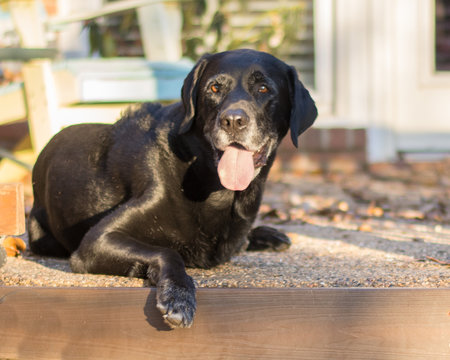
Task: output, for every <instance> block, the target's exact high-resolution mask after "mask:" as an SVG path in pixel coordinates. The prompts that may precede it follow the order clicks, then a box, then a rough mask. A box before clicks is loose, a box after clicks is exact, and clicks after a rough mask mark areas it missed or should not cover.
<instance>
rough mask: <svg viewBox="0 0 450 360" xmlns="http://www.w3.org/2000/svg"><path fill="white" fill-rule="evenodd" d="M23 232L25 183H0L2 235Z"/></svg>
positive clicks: (0, 233)
mask: <svg viewBox="0 0 450 360" xmlns="http://www.w3.org/2000/svg"><path fill="white" fill-rule="evenodd" d="M23 233H25V205H24V196H23V185H22V184H21V183H13V184H0V235H21V234H23Z"/></svg>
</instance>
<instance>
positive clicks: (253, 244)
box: [247, 226, 291, 251]
mask: <svg viewBox="0 0 450 360" xmlns="http://www.w3.org/2000/svg"><path fill="white" fill-rule="evenodd" d="M248 240H249V241H250V244H249V245H248V248H247V251H263V250H271V251H284V250H287V249H289V247H290V246H291V240H290V239H289V238H288V237H287V236H286V234H283V233H282V232H280V231H278V230H277V229H274V228H271V227H269V226H259V227H257V228H254V229H252V230H251V231H250V233H249V234H248Z"/></svg>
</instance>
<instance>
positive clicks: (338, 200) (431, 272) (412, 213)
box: [0, 174, 450, 288]
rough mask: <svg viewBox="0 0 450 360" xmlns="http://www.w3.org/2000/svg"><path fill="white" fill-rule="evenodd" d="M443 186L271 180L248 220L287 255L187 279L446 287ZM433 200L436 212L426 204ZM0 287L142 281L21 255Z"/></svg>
mask: <svg viewBox="0 0 450 360" xmlns="http://www.w3.org/2000/svg"><path fill="white" fill-rule="evenodd" d="M349 179H350V180H349ZM412 186H416V187H412ZM442 189H443V188H442V185H430V186H428V185H426V186H425V185H411V184H406V183H404V182H399V181H396V180H383V181H380V180H376V179H373V178H371V177H369V176H367V175H366V174H359V175H353V176H352V177H350V178H349V177H339V178H338V179H330V178H328V177H326V176H322V175H320V176H302V177H299V176H295V175H280V174H275V176H272V180H271V181H270V182H269V183H268V184H267V190H266V193H265V198H264V201H263V205H262V207H261V213H260V216H259V218H258V220H257V223H258V224H265V225H269V226H273V227H276V228H277V229H279V230H282V231H284V232H286V233H287V234H288V236H289V237H290V239H291V241H292V246H291V247H290V249H289V250H287V251H284V252H280V253H276V252H245V253H242V254H239V255H238V256H235V257H233V258H232V260H231V261H230V262H229V263H227V264H224V265H221V266H218V267H216V268H214V269H211V270H201V269H187V272H188V274H189V275H191V276H192V277H193V278H194V280H195V281H196V283H197V286H198V287H242V288H245V287H302V288H315V287H384V288H385V287H425V288H437V287H450V221H448V220H447V218H446V217H445V216H447V214H450V206H449V204H450V202H449V198H450V196H449V190H448V187H447V188H445V189H444V190H442ZM436 199H439V209H440V210H439V211H440V212H439V213H438V212H436V211H437V210H436V209H437V208H435V207H433V201H437V200H436ZM424 204H425V205H426V207H425V208H423V206H424ZM430 204H431V205H430ZM374 207H378V209H377V211H373V209H374ZM371 209H372V210H371ZM380 209H381V210H380ZM0 285H7V286H50V287H72V286H80V287H142V286H145V283H144V281H143V280H142V279H136V278H125V277H117V276H104V275H86V274H74V273H72V272H71V270H70V266H69V263H68V261H67V260H61V259H52V258H42V257H38V256H34V255H32V254H30V253H28V252H26V253H25V254H23V256H22V257H16V258H8V260H7V263H6V264H5V265H4V266H3V267H2V268H0Z"/></svg>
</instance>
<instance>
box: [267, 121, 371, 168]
mask: <svg viewBox="0 0 450 360" xmlns="http://www.w3.org/2000/svg"><path fill="white" fill-rule="evenodd" d="M365 166H366V130H365V129H344V128H332V129H315V128H310V129H308V130H307V131H306V132H305V133H304V134H302V135H301V136H300V138H299V147H298V149H296V148H295V147H294V146H293V145H292V143H291V140H290V136H286V138H285V139H284V140H283V142H282V144H281V146H280V148H279V150H278V160H277V163H276V164H275V167H276V168H278V169H280V170H287V171H293V172H299V173H304V172H312V173H314V172H327V171H333V172H345V173H348V172H355V171H357V170H360V169H363V168H364V167H365Z"/></svg>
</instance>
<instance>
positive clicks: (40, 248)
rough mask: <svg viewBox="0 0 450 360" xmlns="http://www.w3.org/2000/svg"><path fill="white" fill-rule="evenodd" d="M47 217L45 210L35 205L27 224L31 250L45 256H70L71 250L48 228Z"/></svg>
mask: <svg viewBox="0 0 450 360" xmlns="http://www.w3.org/2000/svg"><path fill="white" fill-rule="evenodd" d="M46 218H47V216H46V213H45V210H44V209H43V208H40V207H38V206H36V205H34V206H33V208H32V209H31V212H30V216H29V218H28V224H27V228H28V236H29V243H30V248H31V251H32V252H33V253H35V254H38V255H43V256H54V257H69V255H70V253H69V251H68V250H67V249H65V248H64V247H63V246H62V245H61V244H60V243H59V242H58V241H57V240H56V239H55V238H54V237H53V235H52V234H50V232H49V231H48V230H47V229H48V225H47V222H46Z"/></svg>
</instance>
